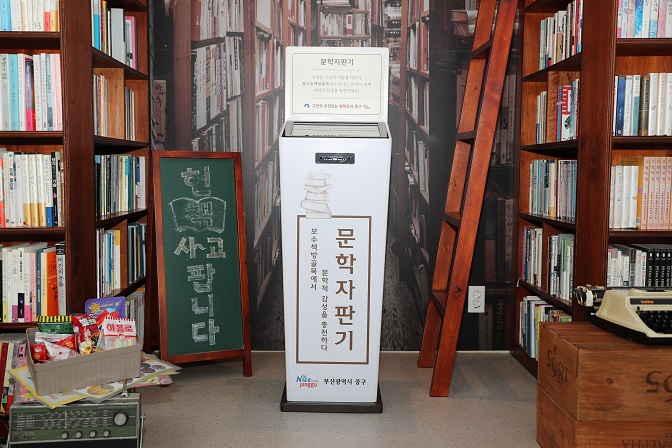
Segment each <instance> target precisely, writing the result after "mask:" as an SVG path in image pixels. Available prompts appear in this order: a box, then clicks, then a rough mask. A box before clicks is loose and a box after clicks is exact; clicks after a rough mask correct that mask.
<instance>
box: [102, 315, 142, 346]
mask: <svg viewBox="0 0 672 448" xmlns="http://www.w3.org/2000/svg"><path fill="white" fill-rule="evenodd" d="M137 336H138V335H137V332H136V328H135V319H114V318H109V317H108V318H106V319H105V320H104V321H103V326H102V330H101V341H102V347H103V350H111V349H115V348H120V347H128V346H131V345H134V344H135V340H136V338H137Z"/></svg>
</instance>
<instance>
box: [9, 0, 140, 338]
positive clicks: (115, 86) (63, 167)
mask: <svg viewBox="0 0 672 448" xmlns="http://www.w3.org/2000/svg"><path fill="white" fill-rule="evenodd" d="M8 5H9V6H10V7H11V9H10V11H11V12H13V13H14V14H13V15H11V19H9V17H8V16H7V15H3V18H4V19H5V20H3V21H2V31H0V42H2V44H0V53H2V56H0V58H2V60H3V63H2V67H3V70H4V68H5V67H7V68H8V69H10V70H12V71H11V72H9V73H3V74H2V78H0V79H2V80H3V81H4V80H5V79H7V80H8V82H6V83H5V82H0V104H2V106H3V107H2V114H1V117H2V120H0V122H1V126H2V127H1V128H0V147H2V148H4V150H3V152H2V164H3V169H2V176H3V182H2V187H3V188H2V193H3V196H2V200H3V206H4V209H3V212H4V215H3V216H4V218H3V219H2V220H1V221H2V228H1V229H0V239H1V240H2V246H3V248H2V251H3V254H2V256H3V259H2V265H3V266H2V267H3V278H2V284H3V300H6V301H7V302H8V305H9V307H8V314H7V315H6V314H5V313H3V322H2V323H1V324H0V330H1V331H5V330H22V329H24V328H26V327H30V326H34V325H35V317H36V316H37V315H40V314H50V315H52V314H69V313H73V312H83V311H84V303H85V301H86V300H87V299H90V298H94V297H100V296H101V295H124V296H127V297H131V296H133V297H134V298H135V297H138V296H142V291H143V289H144V285H145V279H146V278H147V277H148V276H149V273H150V269H149V268H150V266H149V265H148V264H147V262H146V255H145V254H146V253H148V251H149V250H150V249H149V246H150V241H151V238H150V235H151V228H148V227H149V226H150V224H149V221H150V220H149V219H148V209H150V201H151V198H150V196H149V194H148V190H147V188H148V185H149V182H148V177H149V171H148V166H149V165H148V164H147V163H146V162H147V160H148V157H149V94H148V79H149V75H148V72H149V71H148V69H149V61H148V58H147V54H148V30H147V2H146V1H143V0H112V1H108V2H107V9H106V10H104V12H105V17H108V16H107V12H108V11H109V13H110V14H109V20H107V19H106V20H105V21H104V22H101V21H100V20H99V17H102V15H101V7H102V2H98V1H93V2H82V3H81V4H77V5H75V4H74V3H66V2H51V3H50V2H43V3H42V5H43V7H45V6H46V8H43V9H42V10H38V8H32V10H30V9H28V10H27V12H29V13H32V14H30V15H27V16H25V17H23V16H22V13H23V12H24V11H22V10H21V8H18V9H14V8H13V7H14V6H15V3H14V2H10V3H9V4H8ZM49 5H51V9H50V8H49ZM102 25H105V26H106V27H107V29H108V30H109V33H105V34H102V35H101V34H98V33H96V31H100V30H101V26H102ZM101 36H102V37H109V39H101ZM124 36H126V37H125V38H124ZM5 60H7V61H8V62H9V63H8V64H7V65H5V64H4V61H5ZM15 62H16V63H15ZM19 70H21V71H20V72H19ZM5 75H7V77H5ZM14 81H16V82H14ZM5 105H8V107H7V108H5ZM5 119H6V120H5ZM10 159H13V160H11V161H10ZM102 159H104V160H105V163H106V165H105V166H104V168H103V169H104V171H103V173H104V174H105V176H101V172H99V171H97V169H96V168H97V167H98V163H97V162H98V161H99V160H102ZM40 167H41V168H42V169H39V168H40ZM17 168H18V169H17ZM113 169H114V172H113V171H112V170H113ZM5 180H7V182H8V183H7V184H5ZM5 185H6V187H5ZM19 204H21V205H19ZM7 217H8V218H9V219H7ZM101 232H102V233H104V234H106V238H107V243H108V245H106V246H105V249H104V251H103V252H100V247H97V244H96V242H97V235H98V234H99V233H101ZM143 239H144V240H143ZM112 242H114V245H113V244H112ZM101 254H102V255H105V258H103V257H101ZM112 264H113V265H112ZM45 266H46V267H47V268H48V269H46V270H45V269H44V267H45ZM33 268H34V269H35V270H34V271H33ZM101 270H104V271H105V273H104V275H105V277H104V278H101ZM43 271H44V273H42V272H43ZM38 273H40V274H39V277H38ZM5 275H7V277H6V276H5ZM10 275H11V278H10V277H9V276H10ZM38 282H39V284H40V287H39V288H38V287H37V284H38ZM108 285H109V286H108ZM14 297H16V300H15V299H14ZM138 299H139V300H143V297H139V298H138ZM19 300H22V304H23V307H24V308H23V310H22V312H21V313H20V312H19V308H20V307H19V306H18V302H19ZM10 301H11V302H10ZM15 301H16V302H17V303H16V305H14V302H15ZM10 303H11V304H10ZM15 311H16V312H15Z"/></svg>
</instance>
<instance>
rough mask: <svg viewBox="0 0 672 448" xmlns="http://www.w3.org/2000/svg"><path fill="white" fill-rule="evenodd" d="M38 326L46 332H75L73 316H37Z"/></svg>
mask: <svg viewBox="0 0 672 448" xmlns="http://www.w3.org/2000/svg"><path fill="white" fill-rule="evenodd" d="M37 328H38V330H40V331H42V332H44V333H58V334H72V333H74V330H73V329H72V317H71V316H37Z"/></svg>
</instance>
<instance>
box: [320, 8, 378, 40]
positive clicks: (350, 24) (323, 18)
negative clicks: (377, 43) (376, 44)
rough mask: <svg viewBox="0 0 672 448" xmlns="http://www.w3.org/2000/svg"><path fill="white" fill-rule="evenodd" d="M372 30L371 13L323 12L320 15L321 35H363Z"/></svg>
mask: <svg viewBox="0 0 672 448" xmlns="http://www.w3.org/2000/svg"><path fill="white" fill-rule="evenodd" d="M370 30H371V22H370V16H369V13H368V12H366V11H361V12H324V11H323V12H322V13H321V15H320V36H363V35H368V34H369V33H370Z"/></svg>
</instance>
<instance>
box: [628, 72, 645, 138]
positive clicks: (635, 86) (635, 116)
mask: <svg viewBox="0 0 672 448" xmlns="http://www.w3.org/2000/svg"><path fill="white" fill-rule="evenodd" d="M641 82H642V81H641V75H633V76H632V133H631V134H630V135H639V97H640V96H641V94H640V91H641Z"/></svg>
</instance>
